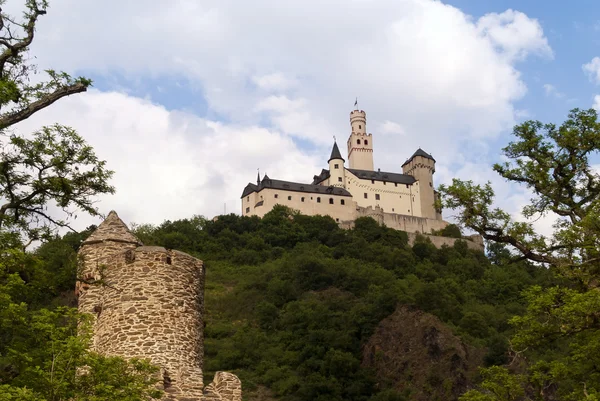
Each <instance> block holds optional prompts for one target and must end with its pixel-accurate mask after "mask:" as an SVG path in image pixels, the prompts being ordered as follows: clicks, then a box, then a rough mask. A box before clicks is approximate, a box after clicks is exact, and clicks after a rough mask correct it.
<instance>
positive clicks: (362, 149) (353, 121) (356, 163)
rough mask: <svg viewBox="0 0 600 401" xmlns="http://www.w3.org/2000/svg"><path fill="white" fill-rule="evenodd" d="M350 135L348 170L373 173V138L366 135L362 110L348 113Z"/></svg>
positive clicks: (364, 116)
mask: <svg viewBox="0 0 600 401" xmlns="http://www.w3.org/2000/svg"><path fill="white" fill-rule="evenodd" d="M350 126H351V127H352V133H351V134H350V138H348V161H349V164H350V168H352V169H357V170H368V171H373V170H374V168H373V137H372V135H371V134H367V114H366V113H365V112H364V111H362V110H354V111H352V112H351V113H350Z"/></svg>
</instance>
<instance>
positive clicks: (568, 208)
mask: <svg viewBox="0 0 600 401" xmlns="http://www.w3.org/2000/svg"><path fill="white" fill-rule="evenodd" d="M513 135H514V137H515V138H516V139H515V140H514V141H513V142H510V143H509V145H508V146H507V147H505V148H504V149H503V153H504V156H506V157H507V158H508V160H509V161H508V162H505V163H503V164H495V165H494V170H495V171H496V172H497V173H498V174H500V176H502V177H503V178H504V179H506V180H508V181H510V182H513V183H517V184H522V185H525V186H526V187H527V188H528V189H530V190H531V192H532V193H533V197H532V199H531V201H530V203H529V204H528V205H526V206H525V207H524V208H523V211H522V213H523V215H524V216H525V217H529V218H531V217H534V216H540V215H541V216H546V215H552V214H554V215H556V216H557V220H556V223H555V225H554V232H553V233H552V234H551V235H550V236H544V235H542V234H540V233H538V232H536V231H535V229H534V227H533V225H532V223H531V222H518V221H515V220H513V219H512V218H511V216H510V215H509V214H508V213H507V212H505V211H503V210H502V209H500V208H497V207H493V206H492V205H493V202H494V195H495V194H494V191H493V189H492V186H491V184H490V183H489V182H488V183H487V184H485V185H476V184H474V183H473V182H472V181H461V180H459V179H454V180H453V182H452V185H450V186H444V185H442V186H441V187H440V188H439V191H440V194H441V198H442V204H443V206H444V207H447V208H451V209H455V210H456V211H457V219H458V221H459V222H460V223H461V224H462V225H463V226H465V227H468V228H470V229H472V230H474V231H476V232H477V233H479V234H481V235H482V236H483V237H484V238H485V239H486V240H490V241H494V242H497V243H501V244H505V245H507V246H508V249H509V250H512V255H514V256H518V259H527V260H530V261H533V262H536V263H538V264H541V265H543V266H545V267H547V268H550V269H552V271H553V272H554V273H555V281H556V283H557V284H556V285H555V286H554V287H552V288H549V289H542V288H541V287H533V288H532V289H530V290H529V291H528V292H527V293H526V298H527V301H528V305H529V306H528V309H527V312H526V313H525V315H524V316H520V317H515V318H513V319H512V321H511V323H512V324H513V325H515V327H516V329H517V334H516V335H515V336H514V338H513V339H512V342H511V347H512V350H513V352H514V353H515V358H517V359H521V360H523V359H524V358H527V360H528V362H529V364H528V366H529V367H528V374H527V380H525V384H524V386H525V387H526V388H527V394H529V395H527V396H526V395H523V397H525V398H523V397H521V398H516V399H533V398H535V399H542V400H551V399H556V397H560V399H564V400H576V399H577V400H582V399H585V400H597V399H598V397H599V394H600V288H599V284H600V280H599V279H600V275H599V273H600V176H599V175H598V172H597V171H596V170H595V169H594V167H593V166H592V164H591V162H590V158H591V157H592V156H593V155H595V154H597V153H598V151H599V150H600V123H599V122H598V115H597V113H596V111H595V110H593V109H590V110H579V109H574V110H572V111H571V112H570V113H569V115H568V119H567V120H566V121H565V122H564V123H563V124H562V125H561V126H560V127H557V126H556V125H554V124H542V123H541V122H539V121H527V122H525V123H523V124H520V125H517V126H516V127H515V128H514V130H513ZM496 379H497V380H496ZM486 380H487V383H488V384H487V386H488V387H489V386H490V382H493V381H494V380H496V381H495V383H496V384H497V385H500V384H501V382H502V380H503V379H502V377H501V375H500V374H496V375H491V376H489V377H487V379H486ZM499 383H500V384H499ZM511 383H512V384H511V386H514V381H512V382H511ZM480 394H482V397H483V395H486V397H488V398H476V397H475V395H474V393H471V394H470V395H469V396H468V397H467V396H465V398H464V400H476V399H489V400H501V399H504V398H501V397H497V396H493V395H491V393H490V392H489V391H488V390H486V387H485V386H484V387H483V388H482V390H481V391H480ZM529 396H530V397H532V398H527V397H529Z"/></svg>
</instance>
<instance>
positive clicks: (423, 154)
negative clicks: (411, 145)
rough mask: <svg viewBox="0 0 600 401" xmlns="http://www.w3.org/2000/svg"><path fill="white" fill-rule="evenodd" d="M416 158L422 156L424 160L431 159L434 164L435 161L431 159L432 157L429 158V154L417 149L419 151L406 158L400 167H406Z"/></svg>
mask: <svg viewBox="0 0 600 401" xmlns="http://www.w3.org/2000/svg"><path fill="white" fill-rule="evenodd" d="M417 156H422V157H424V158H426V159H431V160H433V161H434V162H435V159H434V158H433V156H431V155H430V154H429V153H427V152H425V151H424V150H423V149H421V148H419V149H417V151H416V152H415V153H413V155H412V156H411V157H409V158H408V160H406V161H405V162H404V164H402V166H403V167H404V166H405V165H407V164H408V163H410V161H411V160H412V159H414V158H415V157H417Z"/></svg>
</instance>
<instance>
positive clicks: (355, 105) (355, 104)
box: [354, 98, 358, 107]
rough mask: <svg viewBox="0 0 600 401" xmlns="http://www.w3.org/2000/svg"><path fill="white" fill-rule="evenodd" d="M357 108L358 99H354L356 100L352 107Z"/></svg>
mask: <svg viewBox="0 0 600 401" xmlns="http://www.w3.org/2000/svg"><path fill="white" fill-rule="evenodd" d="M357 106H358V98H356V100H355V101H354V107H357Z"/></svg>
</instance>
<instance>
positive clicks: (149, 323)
mask: <svg viewBox="0 0 600 401" xmlns="http://www.w3.org/2000/svg"><path fill="white" fill-rule="evenodd" d="M79 255H80V258H81V259H82V271H81V272H80V273H79V275H80V277H82V279H81V281H79V282H78V283H77V288H76V293H77V295H78V305H79V311H80V312H83V313H89V314H91V315H92V316H93V319H94V322H93V328H94V333H93V343H92V347H93V349H94V350H95V351H97V352H99V353H102V354H105V355H116V356H122V357H125V358H133V357H139V358H147V359H149V360H150V361H151V362H152V363H154V364H156V365H158V366H160V367H161V374H162V379H163V388H164V390H165V394H166V395H165V399H167V400H174V401H192V400H193V401H200V400H206V401H213V400H214V401H216V400H227V401H241V399H242V390H241V383H240V380H239V379H238V378H237V376H235V375H233V374H231V373H226V372H217V374H216V375H215V378H214V380H213V382H212V383H211V384H210V385H208V386H206V387H204V384H203V376H202V363H203V351H204V349H203V344H204V335H203V328H204V319H203V311H204V264H203V263H202V261H201V260H198V259H196V258H194V257H192V256H190V255H187V254H185V253H183V252H179V251H173V250H167V249H165V248H163V247H156V246H143V244H142V243H141V242H140V240H139V239H137V238H136V237H135V236H134V235H133V234H132V233H131V232H130V231H129V229H128V228H127V226H126V225H125V223H123V221H122V220H121V219H120V218H119V216H117V214H116V213H115V212H114V211H112V212H110V213H109V215H108V217H107V218H106V220H105V221H104V222H103V223H102V224H100V226H99V227H98V229H97V230H96V231H95V232H94V233H92V235H90V237H89V238H88V239H87V240H85V241H84V242H83V244H82V246H81V249H80V251H79Z"/></svg>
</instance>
